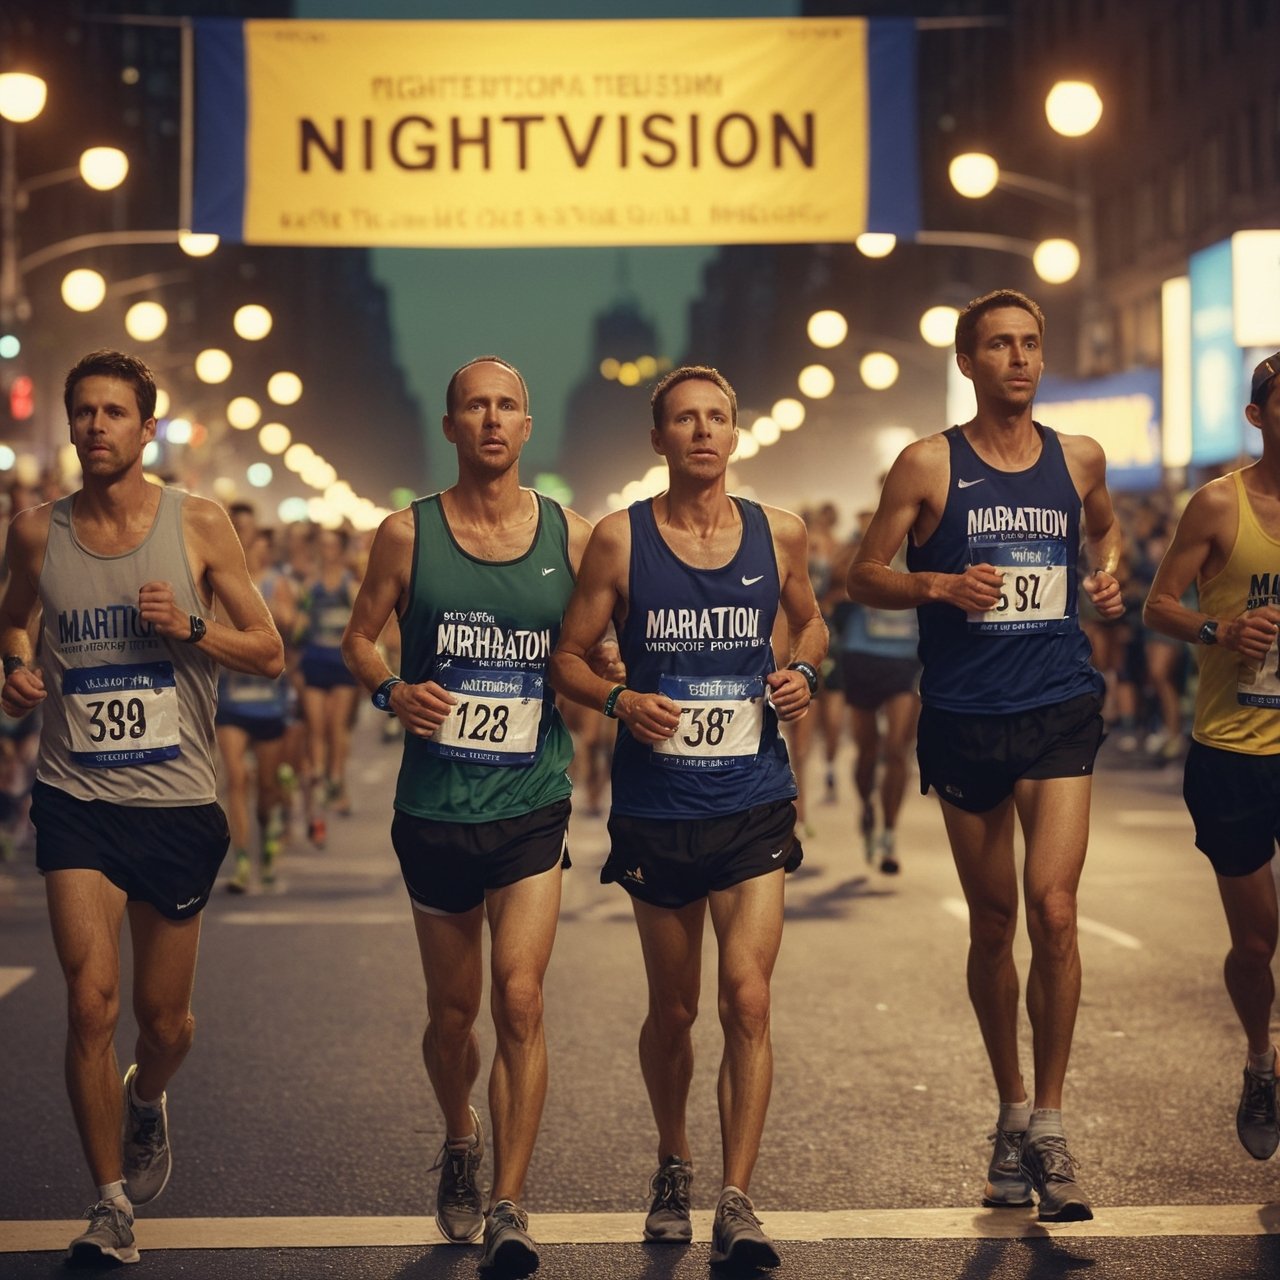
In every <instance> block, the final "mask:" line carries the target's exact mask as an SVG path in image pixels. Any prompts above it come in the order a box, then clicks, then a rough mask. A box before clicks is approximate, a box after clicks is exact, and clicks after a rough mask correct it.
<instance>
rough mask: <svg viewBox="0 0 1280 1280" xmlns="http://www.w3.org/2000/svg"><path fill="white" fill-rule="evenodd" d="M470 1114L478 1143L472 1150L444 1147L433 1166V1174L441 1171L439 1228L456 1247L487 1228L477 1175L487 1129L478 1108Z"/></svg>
mask: <svg viewBox="0 0 1280 1280" xmlns="http://www.w3.org/2000/svg"><path fill="white" fill-rule="evenodd" d="M470 1111H471V1122H472V1123H473V1124H474V1125H475V1127H476V1128H475V1134H476V1140H475V1142H474V1143H472V1144H471V1146H469V1147H461V1146H451V1145H450V1144H449V1143H448V1142H446V1143H445V1144H444V1145H443V1146H442V1147H441V1148H440V1157H439V1159H438V1160H437V1161H436V1162H435V1164H433V1165H432V1166H431V1171H434V1170H436V1169H439V1170H440V1185H439V1187H438V1188H437V1190H436V1226H438V1227H439V1228H440V1234H441V1235H442V1236H444V1238H445V1239H446V1240H452V1241H453V1243H454V1244H466V1243H467V1242H468V1241H470V1240H474V1239H475V1238H476V1237H477V1236H478V1235H479V1234H480V1233H481V1232H482V1231H483V1230H484V1229H485V1226H484V1206H483V1204H482V1203H481V1201H480V1188H479V1187H478V1186H477V1185H476V1174H477V1172H478V1171H479V1169H480V1161H481V1160H483V1159H484V1129H483V1128H481V1126H480V1117H479V1116H478V1115H477V1114H476V1109H475V1107H471V1108H470Z"/></svg>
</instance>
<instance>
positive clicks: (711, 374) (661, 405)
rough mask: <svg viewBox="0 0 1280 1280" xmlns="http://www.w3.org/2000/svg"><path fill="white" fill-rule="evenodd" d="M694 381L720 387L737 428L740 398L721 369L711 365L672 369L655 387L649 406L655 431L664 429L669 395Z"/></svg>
mask: <svg viewBox="0 0 1280 1280" xmlns="http://www.w3.org/2000/svg"><path fill="white" fill-rule="evenodd" d="M694 381H701V382H712V383H714V384H715V385H716V386H717V387H719V388H720V390H721V391H723V392H724V394H725V396H726V398H727V399H728V401H729V410H730V421H731V422H732V423H733V425H734V426H735V427H736V426H737V425H738V397H737V394H736V393H735V392H734V389H733V388H732V387H731V386H730V385H729V379H728V378H726V377H725V376H724V374H723V373H721V372H720V370H719V369H713V368H712V367H711V366H710V365H709V364H682V365H681V366H680V367H679V368H678V369H672V370H671V372H670V373H669V374H667V376H666V377H665V378H663V379H662V381H661V382H659V383H658V385H657V386H656V387H654V389H653V394H652V395H651V396H650V397H649V406H650V408H651V409H652V410H653V425H654V429H655V430H657V429H660V428H661V427H662V415H663V412H664V411H665V409H666V400H667V393H668V392H669V391H670V390H671V389H672V388H673V387H678V386H679V385H680V384H681V383H682V382H694Z"/></svg>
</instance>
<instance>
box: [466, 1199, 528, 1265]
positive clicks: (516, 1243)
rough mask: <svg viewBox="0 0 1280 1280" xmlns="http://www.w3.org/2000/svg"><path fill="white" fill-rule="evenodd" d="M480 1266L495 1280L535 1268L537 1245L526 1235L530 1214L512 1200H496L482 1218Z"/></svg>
mask: <svg viewBox="0 0 1280 1280" xmlns="http://www.w3.org/2000/svg"><path fill="white" fill-rule="evenodd" d="M480 1269H481V1270H482V1271H484V1272H486V1273H487V1274H488V1275H490V1276H493V1277H497V1278H498V1280H507V1278H508V1277H510V1278H511V1280H516V1278H517V1277H520V1276H531V1275H533V1273H534V1272H535V1271H537V1269H538V1246H537V1245H536V1244H534V1243H533V1237H532V1236H530V1235H529V1215H528V1214H526V1213H525V1211H524V1210H523V1209H522V1208H520V1206H519V1205H518V1204H516V1203H515V1202H514V1201H512V1200H499V1201H498V1203H497V1204H495V1205H494V1206H493V1208H492V1209H491V1210H490V1211H489V1216H488V1217H487V1218H485V1220H484V1253H483V1255H482V1256H481V1258H480Z"/></svg>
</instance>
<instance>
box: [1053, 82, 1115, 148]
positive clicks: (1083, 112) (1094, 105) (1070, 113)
mask: <svg viewBox="0 0 1280 1280" xmlns="http://www.w3.org/2000/svg"><path fill="white" fill-rule="evenodd" d="M1044 114H1045V118H1046V119H1047V120H1048V121H1049V127H1050V128H1051V129H1053V131H1054V132H1055V133H1060V134H1062V136H1063V137H1064V138H1082V137H1084V135H1085V134H1086V133H1089V132H1091V131H1092V130H1093V129H1094V127H1095V126H1096V125H1097V123H1098V121H1099V120H1101V119H1102V99H1101V98H1100V97H1099V96H1098V91H1097V89H1095V88H1094V87H1093V85H1091V84H1089V83H1088V81H1085V80H1059V81H1058V83H1057V84H1055V85H1054V86H1053V88H1052V89H1050V90H1049V95H1048V97H1046V98H1045V100H1044Z"/></svg>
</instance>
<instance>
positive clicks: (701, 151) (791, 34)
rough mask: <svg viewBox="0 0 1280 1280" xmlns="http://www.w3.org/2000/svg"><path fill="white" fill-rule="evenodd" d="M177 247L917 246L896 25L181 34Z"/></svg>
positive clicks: (329, 28) (391, 26)
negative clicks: (198, 238) (182, 124)
mask: <svg viewBox="0 0 1280 1280" xmlns="http://www.w3.org/2000/svg"><path fill="white" fill-rule="evenodd" d="M196 61H197V92H196V175H195V193H194V216H193V221H194V228H193V229H194V230H198V231H211V232H216V233H217V234H219V235H221V236H223V237H225V238H226V239H228V240H234V241H243V242H245V243H250V244H297V245H388V246H391V245H403V246H414V245H417V246H432V247H446V248H463V247H504V246H506V247H511V246H567V245H640V244H735V243H797V242H813V241H817V242H833V241H848V240H852V239H853V238H854V237H855V236H857V235H858V234H860V233H861V232H863V231H867V230H873V231H891V232H894V233H895V234H898V235H901V236H910V235H912V234H913V233H914V232H915V230H916V229H917V228H918V223H919V217H918V206H919V199H918V176H917V166H916V155H915V150H916V145H915V33H914V28H913V26H912V24H911V23H910V22H904V21H896V20H870V21H869V20H865V19H856V18H830V19H798V18H797V19H792V18H786V19H774V18H769V19H739V20H690V21H683V20H682V21H665V20H655V21H650V20H641V21H630V20H627V21H616V22H602V21H589V22H552V21H546V22H544V21H521V22H473V21H464V22H363V21H360V22H345V21H344V22H337V21H316V22H309V21H249V22H244V23H240V22H232V21H227V20H219V19H210V20H199V21H197V23H196Z"/></svg>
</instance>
